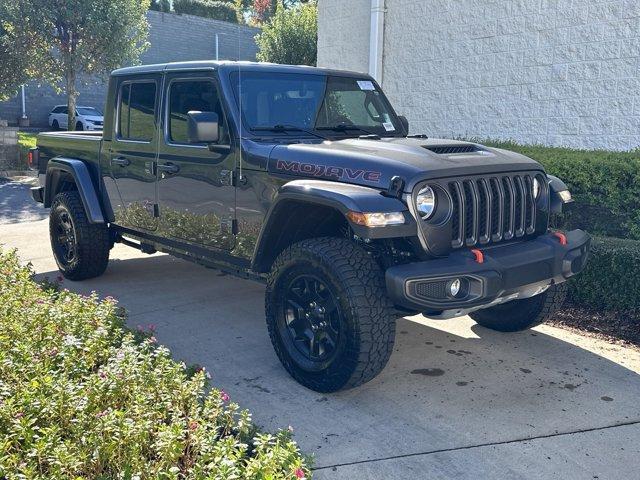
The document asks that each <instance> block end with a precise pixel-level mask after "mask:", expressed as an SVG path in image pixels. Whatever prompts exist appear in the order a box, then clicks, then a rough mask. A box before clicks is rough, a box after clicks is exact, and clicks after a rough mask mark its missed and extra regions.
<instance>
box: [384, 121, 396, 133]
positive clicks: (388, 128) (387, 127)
mask: <svg viewBox="0 0 640 480" xmlns="http://www.w3.org/2000/svg"><path fill="white" fill-rule="evenodd" d="M382 126H383V127H384V129H385V130H386V131H387V132H394V131H395V129H396V127H394V126H393V123H391V122H384V123H383V124H382Z"/></svg>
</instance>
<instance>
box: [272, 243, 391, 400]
mask: <svg viewBox="0 0 640 480" xmlns="http://www.w3.org/2000/svg"><path fill="white" fill-rule="evenodd" d="M265 310H266V318H267V327H268V329H269V336H270V337H271V342H272V344H273V347H274V349H275V351H276V354H277V355H278V358H279V359H280V361H281V362H282V365H283V366H284V367H285V369H286V370H287V371H288V372H289V374H291V376H292V377H293V378H294V379H296V380H297V381H298V382H299V383H301V384H302V385H304V386H305V387H307V388H310V389H312V390H315V391H318V392H334V391H337V390H341V389H346V388H352V387H355V386H358V385H361V384H363V383H365V382H368V381H369V380H371V379H372V378H374V377H375V376H376V375H377V374H378V373H380V371H382V369H383V368H384V367H385V365H386V364H387V361H388V360H389V357H390V356H391V352H392V351H393V344H394V341H395V317H394V311H393V306H392V304H391V302H390V300H389V299H388V297H387V292H386V288H385V283H384V275H383V273H382V270H381V269H380V267H379V266H378V265H377V264H376V262H375V261H374V260H373V259H372V258H371V257H370V256H369V255H368V254H367V252H366V251H364V250H363V249H362V248H360V247H359V246H357V245H355V244H354V243H352V242H350V241H348V240H346V239H341V238H329V237H327V238H315V239H310V240H304V241H302V242H299V243H296V244H294V245H292V246H291V247H289V248H287V249H286V250H285V251H283V252H282V253H281V254H280V255H279V256H278V258H277V259H276V261H275V262H274V265H273V267H272V270H271V274H270V275H269V278H268V281H267V289H266V294H265Z"/></svg>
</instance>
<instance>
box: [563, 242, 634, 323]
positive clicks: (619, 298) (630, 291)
mask: <svg viewBox="0 0 640 480" xmlns="http://www.w3.org/2000/svg"><path fill="white" fill-rule="evenodd" d="M569 298H570V299H571V301H573V302H574V303H576V304H578V305H589V306H592V307H596V308H602V309H612V310H634V311H637V312H640V242H638V241H634V240H622V239H619V238H606V237H602V238H598V237H595V238H593V239H592V241H591V254H590V257H589V261H588V263H587V266H586V268H585V269H584V271H583V272H582V273H580V274H579V275H577V276H576V277H575V278H574V279H572V280H570V281H569Z"/></svg>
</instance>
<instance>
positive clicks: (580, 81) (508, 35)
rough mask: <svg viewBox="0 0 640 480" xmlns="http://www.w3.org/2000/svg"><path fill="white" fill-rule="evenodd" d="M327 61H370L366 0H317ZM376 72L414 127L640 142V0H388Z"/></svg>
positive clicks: (436, 132)
mask: <svg viewBox="0 0 640 480" xmlns="http://www.w3.org/2000/svg"><path fill="white" fill-rule="evenodd" d="M319 7H320V10H319V16H320V23H319V37H320V40H319V42H318V47H319V52H318V55H319V58H320V59H321V64H322V65H323V66H337V67H341V68H348V69H356V70H365V71H366V70H367V64H368V52H369V50H368V49H369V47H368V45H369V39H368V31H369V16H370V1H369V0H357V1H352V0H348V1H347V0H342V1H336V0H320V3H319ZM386 9H387V13H386V15H385V31H384V54H383V62H384V63H383V78H382V84H383V87H384V89H385V91H386V92H387V94H388V95H389V97H390V98H391V100H392V102H393V104H394V106H395V107H396V110H397V111H398V112H399V113H402V114H405V115H406V116H407V117H408V118H409V121H410V122H411V131H412V133H426V134H429V135H431V136H440V137H476V138H481V139H482V138H499V139H513V140H516V141H518V142H521V143H541V144H547V145H561V146H568V147H575V148H588V149H592V148H604V149H614V150H627V149H631V148H636V147H639V146H640V0H386Z"/></svg>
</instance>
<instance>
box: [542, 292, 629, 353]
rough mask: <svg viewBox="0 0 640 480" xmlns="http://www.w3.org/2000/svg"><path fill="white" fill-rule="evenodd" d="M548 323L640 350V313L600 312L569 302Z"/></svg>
mask: <svg viewBox="0 0 640 480" xmlns="http://www.w3.org/2000/svg"><path fill="white" fill-rule="evenodd" d="M547 323H548V324H550V325H553V326H556V327H561V328H566V329H568V330H578V331H579V332H580V333H586V334H587V335H590V336H594V337H597V338H601V339H603V340H606V341H608V342H611V343H615V344H617V345H624V346H633V347H636V348H640V313H634V312H612V311H600V310H595V309H591V308H585V307H582V306H577V305H573V304H571V303H569V302H567V303H566V304H565V306H564V307H563V308H562V310H560V311H558V312H556V314H555V315H554V317H553V319H552V320H548V321H547Z"/></svg>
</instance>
